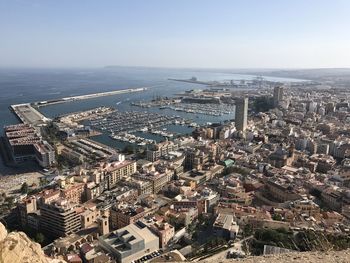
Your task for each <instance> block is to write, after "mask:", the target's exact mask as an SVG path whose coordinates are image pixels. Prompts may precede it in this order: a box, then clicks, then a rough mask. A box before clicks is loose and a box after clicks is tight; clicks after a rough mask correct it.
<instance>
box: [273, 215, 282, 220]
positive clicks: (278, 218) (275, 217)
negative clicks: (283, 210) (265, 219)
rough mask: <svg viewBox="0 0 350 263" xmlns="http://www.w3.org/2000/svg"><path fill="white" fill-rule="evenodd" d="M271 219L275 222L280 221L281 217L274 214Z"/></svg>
mask: <svg viewBox="0 0 350 263" xmlns="http://www.w3.org/2000/svg"><path fill="white" fill-rule="evenodd" d="M272 219H273V220H275V221H282V216H281V215H280V214H274V215H273V216H272Z"/></svg>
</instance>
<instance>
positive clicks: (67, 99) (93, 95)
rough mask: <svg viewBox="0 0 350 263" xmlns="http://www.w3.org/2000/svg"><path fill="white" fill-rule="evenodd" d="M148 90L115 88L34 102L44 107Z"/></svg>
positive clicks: (144, 88)
mask: <svg viewBox="0 0 350 263" xmlns="http://www.w3.org/2000/svg"><path fill="white" fill-rule="evenodd" d="M146 90H148V87H143V88H134V89H122V90H113V91H106V92H98V93H91V94H85V95H78V96H72V97H65V98H61V99H54V100H45V101H39V102H34V103H33V104H34V105H35V106H37V107H43V106H48V105H52V104H58V103H65V102H71V101H78V100H87V99H93V98H99V97H105V96H112V95H118V94H124V93H134V92H143V91H146Z"/></svg>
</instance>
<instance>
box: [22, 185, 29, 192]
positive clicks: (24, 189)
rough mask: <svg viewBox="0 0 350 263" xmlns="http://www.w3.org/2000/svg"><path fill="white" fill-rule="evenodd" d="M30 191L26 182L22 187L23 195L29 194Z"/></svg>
mask: <svg viewBox="0 0 350 263" xmlns="http://www.w3.org/2000/svg"><path fill="white" fill-rule="evenodd" d="M28 190H29V186H28V184H27V183H26V182H24V183H23V184H22V186H21V193H22V194H27V193H28Z"/></svg>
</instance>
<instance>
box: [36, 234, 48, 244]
mask: <svg viewBox="0 0 350 263" xmlns="http://www.w3.org/2000/svg"><path fill="white" fill-rule="evenodd" d="M34 240H35V242H38V243H39V244H43V243H44V241H45V236H44V235H43V234H42V233H40V232H39V233H37V234H36V235H35V237H34Z"/></svg>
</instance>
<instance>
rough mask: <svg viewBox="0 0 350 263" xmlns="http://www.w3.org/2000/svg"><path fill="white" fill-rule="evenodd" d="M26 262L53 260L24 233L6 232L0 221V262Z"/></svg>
mask: <svg viewBox="0 0 350 263" xmlns="http://www.w3.org/2000/svg"><path fill="white" fill-rule="evenodd" d="M27 262H28V263H29V262H30V263H48V262H53V260H51V259H50V258H48V257H46V256H45V254H44V251H43V250H42V249H41V246H40V245H39V244H38V243H35V242H33V241H32V240H30V239H29V238H28V237H27V235H26V234H25V233H23V232H11V233H7V231H6V228H5V227H4V225H3V224H1V223H0V263H27ZM55 262H57V261H55ZM61 262H62V261H61Z"/></svg>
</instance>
